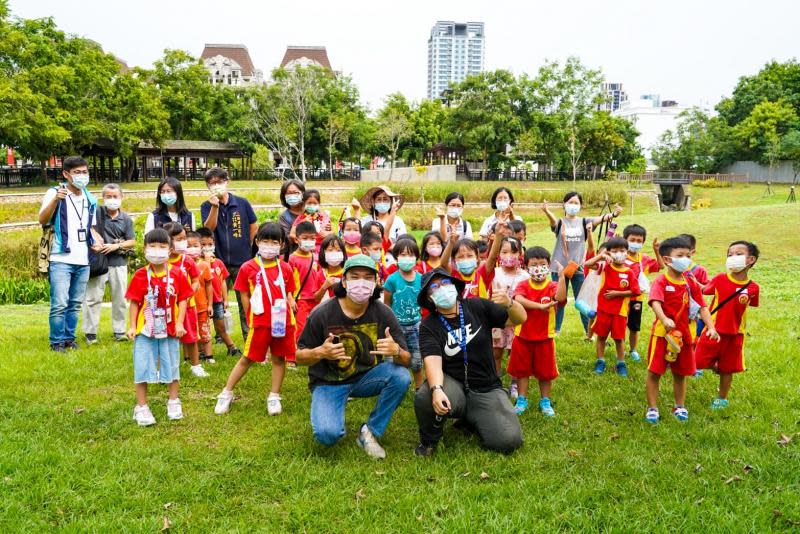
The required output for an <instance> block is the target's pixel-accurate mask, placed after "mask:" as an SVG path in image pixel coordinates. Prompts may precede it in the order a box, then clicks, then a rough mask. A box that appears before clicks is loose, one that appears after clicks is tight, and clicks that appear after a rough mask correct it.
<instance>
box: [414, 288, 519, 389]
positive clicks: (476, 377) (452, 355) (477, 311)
mask: <svg viewBox="0 0 800 534" xmlns="http://www.w3.org/2000/svg"><path fill="white" fill-rule="evenodd" d="M461 306H463V309H464V327H465V330H466V334H467V336H466V337H467V373H468V374H467V380H468V381H469V389H470V390H474V391H478V392H486V391H491V390H493V389H495V388H499V387H501V383H500V377H498V376H497V370H496V369H495V366H494V353H493V352H492V328H503V327H504V326H505V324H506V321H508V310H507V309H505V308H504V307H502V306H499V305H497V304H495V303H494V302H491V301H489V300H486V299H482V298H473V299H464V300H462V301H461ZM439 317H440V316H439V314H438V313H432V314H430V315H429V316H428V317H426V318H425V320H423V321H422V324H421V325H420V328H419V350H420V352H421V353H422V357H423V358H427V357H429V356H441V357H442V370H443V371H444V372H445V374H447V376H449V377H451V378H454V379H455V380H458V381H459V382H461V383H462V384H463V383H464V356H463V355H462V354H461V343H460V340H461V324H460V321H459V318H458V315H456V316H455V317H451V318H447V322H448V324H449V325H450V327H451V329H452V333H448V332H447V330H446V329H445V327H444V325H443V324H442V322H441V319H439Z"/></svg>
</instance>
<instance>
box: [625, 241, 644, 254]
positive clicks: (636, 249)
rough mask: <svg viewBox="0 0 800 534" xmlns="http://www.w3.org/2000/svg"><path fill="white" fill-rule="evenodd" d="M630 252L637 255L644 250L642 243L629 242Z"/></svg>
mask: <svg viewBox="0 0 800 534" xmlns="http://www.w3.org/2000/svg"><path fill="white" fill-rule="evenodd" d="M628 250H629V251H631V252H633V253H634V254H636V253H637V252H639V251H640V250H642V243H631V242H630V241H628Z"/></svg>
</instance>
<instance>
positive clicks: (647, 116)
mask: <svg viewBox="0 0 800 534" xmlns="http://www.w3.org/2000/svg"><path fill="white" fill-rule="evenodd" d="M687 109H689V108H687V107H684V106H679V105H678V103H677V102H675V101H673V100H664V101H662V100H661V97H660V96H659V95H652V94H651V95H642V96H641V97H640V98H637V99H634V100H627V101H626V102H624V103H623V104H622V105H621V106H620V108H619V109H618V110H617V111H614V112H613V113H612V115H614V116H615V117H624V118H626V119H629V120H631V121H632V122H633V124H634V125H635V126H636V129H637V130H639V137H638V138H637V139H636V142H637V143H639V146H641V147H642V149H643V151H644V156H645V158H647V163H648V165H649V164H650V163H651V161H652V160H651V152H652V148H653V146H654V145H655V144H656V143H658V139H659V138H660V137H661V135H662V134H663V133H664V132H666V131H667V130H673V131H674V130H675V128H676V127H677V125H678V115H680V114H681V113H682V112H684V111H686V110H687Z"/></svg>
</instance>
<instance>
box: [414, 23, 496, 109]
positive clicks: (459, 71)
mask: <svg viewBox="0 0 800 534" xmlns="http://www.w3.org/2000/svg"><path fill="white" fill-rule="evenodd" d="M484 45H485V36H484V33H483V22H453V21H442V20H440V21H438V22H436V24H435V25H434V26H433V28H431V36H430V37H429V38H428V98H430V99H431V100H432V99H434V98H439V97H440V96H441V94H442V91H444V90H445V89H447V88H448V86H449V85H450V84H451V83H455V82H460V81H462V80H464V78H466V77H467V76H468V75H470V74H478V73H479V72H481V71H483V63H484V59H485V46H484Z"/></svg>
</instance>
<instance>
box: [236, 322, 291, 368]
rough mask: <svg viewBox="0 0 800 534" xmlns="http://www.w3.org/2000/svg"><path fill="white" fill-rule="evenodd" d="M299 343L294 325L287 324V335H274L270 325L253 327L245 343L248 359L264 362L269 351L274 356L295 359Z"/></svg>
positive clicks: (245, 352) (245, 353)
mask: <svg viewBox="0 0 800 534" xmlns="http://www.w3.org/2000/svg"><path fill="white" fill-rule="evenodd" d="M296 350H297V345H296V344H295V341H294V326H289V325H286V335H285V336H283V337H272V329H271V328H270V327H268V326H256V327H255V328H251V329H250V332H249V333H248V334H247V340H246V341H245V343H244V355H245V357H246V358H247V359H248V360H252V361H254V362H259V363H261V362H263V361H264V360H266V359H267V351H269V353H270V354H271V355H272V357H273V358H283V359H285V360H289V361H294V354H295V351H296Z"/></svg>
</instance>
